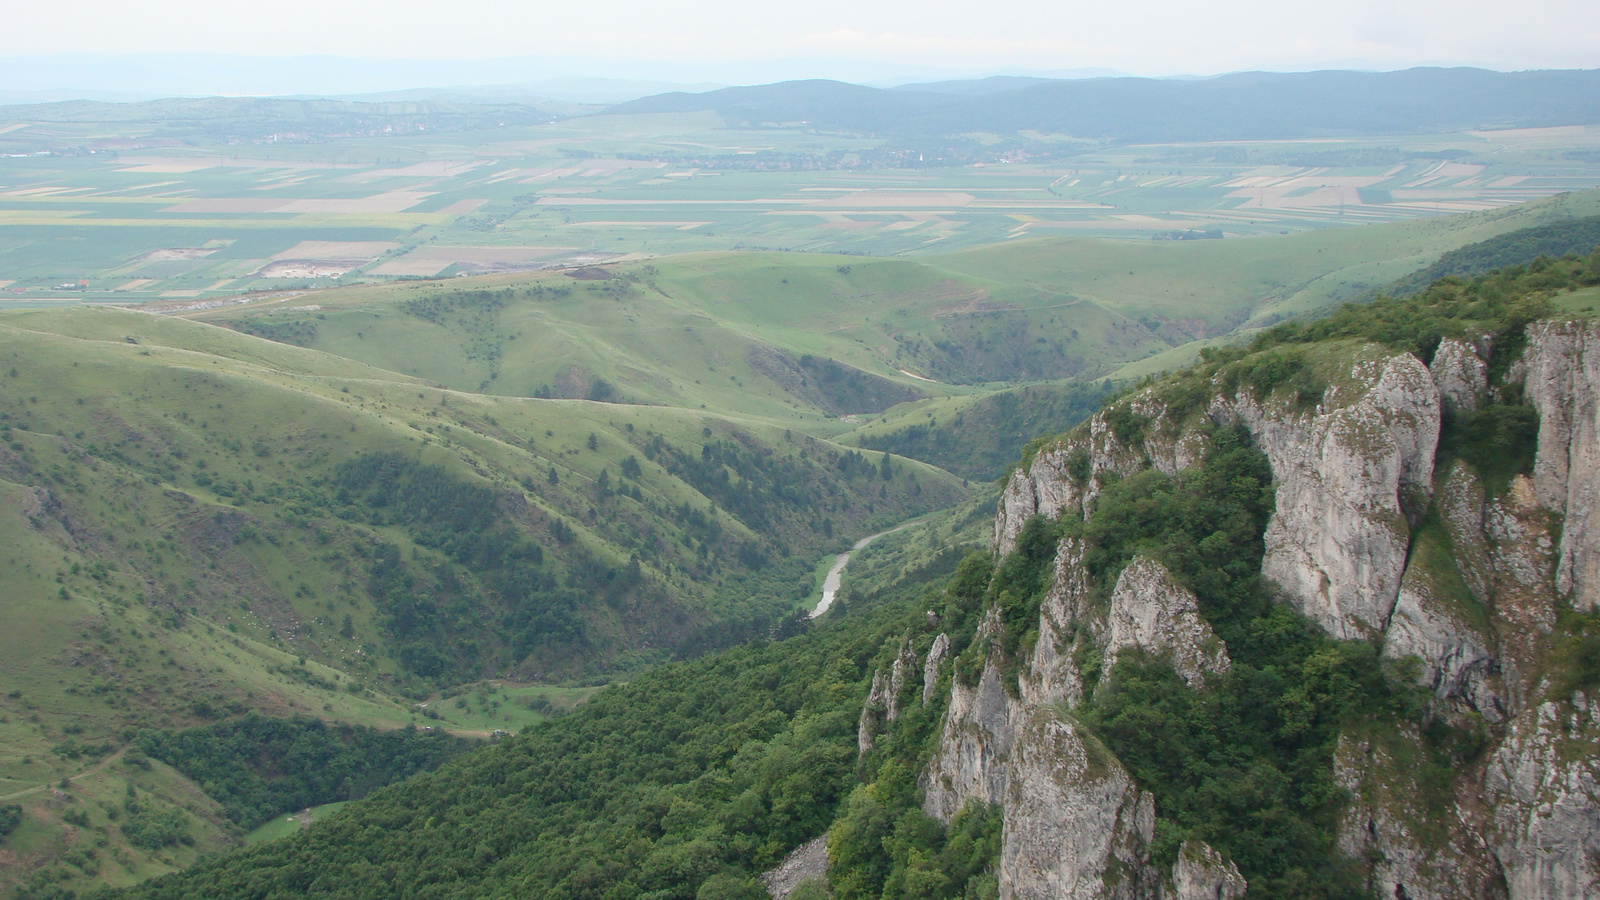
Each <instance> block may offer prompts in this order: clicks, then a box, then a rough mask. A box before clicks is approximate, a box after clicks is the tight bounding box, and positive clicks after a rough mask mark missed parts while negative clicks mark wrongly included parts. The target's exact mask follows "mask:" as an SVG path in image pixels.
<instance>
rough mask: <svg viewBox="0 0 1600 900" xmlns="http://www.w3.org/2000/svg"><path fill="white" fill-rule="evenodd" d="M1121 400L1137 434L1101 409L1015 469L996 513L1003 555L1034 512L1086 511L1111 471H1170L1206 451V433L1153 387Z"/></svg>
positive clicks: (996, 535)
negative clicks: (1184, 422) (1121, 430)
mask: <svg viewBox="0 0 1600 900" xmlns="http://www.w3.org/2000/svg"><path fill="white" fill-rule="evenodd" d="M1122 405H1123V406H1125V407H1126V408H1127V411H1128V412H1129V413H1130V414H1131V416H1132V417H1133V418H1134V419H1135V420H1136V421H1138V422H1140V423H1142V425H1141V427H1140V428H1139V429H1138V434H1136V435H1124V436H1121V437H1119V436H1118V434H1117V431H1116V429H1115V428H1114V427H1113V426H1112V421H1113V420H1112V418H1111V417H1110V416H1109V415H1108V413H1107V411H1106V410H1102V411H1101V412H1098V413H1096V414H1095V415H1094V416H1092V417H1091V418H1090V419H1089V421H1088V423H1087V425H1086V426H1085V427H1084V429H1083V430H1081V431H1078V432H1074V433H1073V434H1072V435H1070V436H1068V437H1066V438H1063V439H1062V440H1060V441H1058V442H1056V443H1055V444H1053V445H1050V446H1047V447H1045V448H1044V449H1042V450H1040V451H1039V453H1038V454H1036V455H1035V456H1034V458H1033V460H1032V462H1030V463H1029V464H1028V466H1027V467H1026V468H1024V469H1019V470H1017V471H1016V472H1014V473H1013V474H1012V477H1011V478H1010V479H1009V480H1008V481H1007V482H1006V488H1005V491H1004V492H1003V493H1002V494H1001V496H1000V503H999V510H998V513H997V514H996V516H995V528H994V546H995V549H996V551H997V552H999V553H1000V554H1001V555H1002V556H1004V555H1005V554H1007V553H1010V552H1011V551H1012V550H1013V549H1015V547H1016V541H1017V535H1019V534H1021V533H1022V526H1023V525H1025V524H1027V522H1028V520H1029V519H1031V518H1033V517H1034V516H1043V517H1045V518H1047V519H1054V518H1057V517H1059V516H1061V515H1062V514H1063V513H1068V514H1071V515H1074V516H1081V515H1083V513H1084V512H1085V511H1086V510H1087V509H1088V507H1089V506H1090V505H1091V504H1093V503H1094V500H1095V498H1096V497H1097V496H1099V493H1100V484H1101V482H1102V481H1103V479H1104V477H1105V476H1106V475H1107V474H1114V475H1120V476H1127V475H1132V474H1134V473H1135V472H1138V471H1140V470H1142V469H1145V468H1151V467H1154V468H1156V469H1159V470H1160V471H1162V472H1165V473H1167V474H1169V475H1170V474H1172V473H1174V472H1177V471H1180V470H1182V469H1187V468H1189V467H1191V466H1193V465H1195V464H1196V463H1198V462H1199V461H1200V459H1201V457H1203V456H1204V455H1205V451H1206V446H1207V445H1206V441H1205V438H1204V436H1203V435H1202V434H1201V433H1200V432H1199V431H1198V430H1196V429H1193V428H1184V427H1180V426H1179V425H1177V424H1176V423H1174V422H1173V421H1172V419H1171V416H1170V414H1169V413H1170V411H1169V410H1168V409H1167V407H1166V405H1165V404H1164V403H1162V402H1161V401H1160V400H1159V399H1157V398H1156V397H1155V396H1154V395H1153V394H1151V393H1150V392H1145V393H1142V394H1136V395H1134V396H1132V397H1129V398H1128V399H1127V400H1125V401H1123V402H1122Z"/></svg>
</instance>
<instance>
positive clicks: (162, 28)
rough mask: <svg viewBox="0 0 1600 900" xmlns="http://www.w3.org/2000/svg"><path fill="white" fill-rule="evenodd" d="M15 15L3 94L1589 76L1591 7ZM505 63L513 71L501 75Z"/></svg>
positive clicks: (250, 6) (234, 0)
mask: <svg viewBox="0 0 1600 900" xmlns="http://www.w3.org/2000/svg"><path fill="white" fill-rule="evenodd" d="M7 7H8V8H7V10H6V12H5V19H6V23H5V33H6V40H5V42H4V46H3V49H0V62H10V63H12V64H13V65H12V66H11V67H8V68H3V69H0V78H4V79H6V81H9V82H11V83H9V84H8V83H6V81H0V91H3V90H7V89H13V90H15V89H18V85H17V84H16V80H17V78H19V77H22V76H18V75H16V74H15V73H16V72H18V71H21V70H19V69H18V68H17V65H16V64H20V63H27V62H32V63H34V64H36V67H38V70H39V71H40V72H46V71H47V70H49V69H50V64H49V61H48V57H49V56H50V55H52V54H60V53H69V52H70V53H74V54H130V53H136V54H222V55H224V56H223V57H221V58H219V60H217V61H216V62H215V63H214V64H215V65H216V66H217V67H218V73H219V74H221V73H223V72H225V70H226V68H227V64H226V61H225V60H226V56H235V57H241V56H242V57H261V58H286V57H302V56H323V57H339V58H344V59H354V60H368V61H375V60H418V61H423V60H434V61H444V60H454V61H473V60H477V61H494V60H499V61H502V62H501V64H499V65H498V67H497V66H496V65H484V64H478V65H463V66H457V67H456V69H454V70H452V69H450V68H449V67H445V68H442V69H441V68H440V67H438V66H435V67H433V68H428V67H425V66H424V67H419V70H418V73H417V75H416V77H418V78H422V77H424V76H426V77H444V76H447V75H449V74H451V72H452V71H455V72H458V73H459V74H460V76H461V77H462V78H464V79H467V80H468V81H470V82H475V83H489V81H484V80H483V79H489V80H490V81H492V80H493V79H494V78H496V77H500V76H501V75H504V74H505V73H507V72H513V73H515V72H522V73H524V74H525V73H529V72H532V73H535V77H553V76H559V75H586V76H595V75H611V76H620V77H627V78H651V79H658V80H665V81H679V82H689V81H713V82H719V83H741V82H745V83H749V82H754V81H762V80H775V78H773V77H772V76H774V75H775V76H777V77H779V78H782V77H805V76H807V75H810V76H814V77H842V78H846V79H850V80H872V78H874V77H876V78H878V79H879V80H883V79H892V78H894V77H895V73H900V74H902V75H907V76H914V75H962V74H989V73H995V72H1039V73H1049V72H1061V71H1071V70H1081V69H1094V70H1115V71H1118V72H1125V73H1129V74H1134V75H1145V76H1172V75H1208V74H1218V73H1223V72H1231V71H1241V70H1247V69H1267V70H1278V71H1294V70H1305V69H1312V68H1368V69H1394V68H1404V67H1407V66H1411V65H1419V64H1433V65H1439V64H1447V65H1453V64H1465V65H1478V66H1484V67H1487V68H1495V69H1502V70H1510V69H1528V68H1600V2H1595V0H1518V2H1516V3H1514V4H1513V3H1510V2H1507V0H1450V2H1444V0H1344V2H1338V3H1328V2H1321V3H1307V2H1300V0H1206V2H1195V0H1119V2H1097V3H1086V2H1081V0H1009V2H1004V3H998V4H995V3H975V2H972V0H961V2H951V0H870V2H862V0H806V2H804V3H752V2H749V0H740V2H727V0H677V2H662V0H604V2H603V3H591V4H584V3H573V2H563V3H559V4H558V3H548V2H543V0H450V2H448V3H440V2H438V0H271V2H267V0H244V2H241V0H143V2H139V3H129V2H127V0H53V2H20V0H18V2H12V3H8V4H7ZM512 59H520V60H522V62H523V65H522V68H521V69H516V67H510V68H507V67H506V65H505V64H504V61H506V60H512ZM58 68H59V67H58ZM474 72H477V73H481V74H478V75H473V74H472V73H474ZM55 77H58V78H60V77H64V76H59V75H58V76H55ZM95 77H102V76H95ZM384 78H385V79H388V81H385V82H384V84H386V85H387V84H389V81H395V80H398V81H399V82H404V81H405V80H406V76H405V75H404V73H403V72H399V73H397V74H393V75H385V76H384ZM435 84H437V82H435ZM46 86H48V85H39V84H33V85H29V87H30V88H34V89H36V88H39V87H46ZM389 86H391V87H404V86H408V85H405V84H400V83H395V84H392V85H389ZM410 86H424V84H423V83H422V82H418V83H416V84H414V85H410ZM114 88H115V85H110V84H108V85H106V89H114ZM330 89H331V86H330Z"/></svg>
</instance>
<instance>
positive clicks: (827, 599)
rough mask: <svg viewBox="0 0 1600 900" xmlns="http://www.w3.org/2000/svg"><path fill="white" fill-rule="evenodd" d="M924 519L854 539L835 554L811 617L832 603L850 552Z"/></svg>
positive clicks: (918, 523)
mask: <svg viewBox="0 0 1600 900" xmlns="http://www.w3.org/2000/svg"><path fill="white" fill-rule="evenodd" d="M924 521H925V520H924V519H912V520H911V521H909V522H901V523H900V524H899V525H896V526H895V527H893V528H890V529H889V530H887V531H880V532H878V533H877V534H869V535H867V536H866V537H864V538H862V539H861V540H859V541H856V542H855V543H854V544H851V545H850V549H849V550H847V551H845V552H844V553H841V554H839V555H838V556H835V557H834V558H833V566H832V567H831V568H829V569H828V577H826V578H824V579H822V599H821V600H820V601H818V602H817V608H816V609H813V610H812V611H811V618H813V619H815V618H816V617H817V616H820V615H822V614H823V613H825V612H827V611H828V607H830V606H832V605H833V598H834V596H835V595H837V594H838V593H839V582H840V580H841V579H843V578H844V567H845V566H848V565H849V564H850V554H852V553H854V552H856V551H857V550H861V549H864V548H865V547H866V546H867V545H868V544H870V543H872V542H873V541H875V540H877V539H878V538H881V537H883V536H884V535H886V534H894V533H895V532H896V531H904V530H905V529H907V528H910V527H912V526H913V525H921V524H922V523H923V522H924Z"/></svg>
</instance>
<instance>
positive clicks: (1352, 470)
mask: <svg viewBox="0 0 1600 900" xmlns="http://www.w3.org/2000/svg"><path fill="white" fill-rule="evenodd" d="M1213 407H1214V410H1215V412H1216V414H1218V415H1224V416H1225V415H1230V414H1231V415H1234V416H1237V417H1239V418H1240V419H1242V420H1243V421H1244V423H1245V424H1246V426H1248V427H1249V429H1250V433H1251V434H1252V435H1253V436H1254V438H1255V440H1256V443H1257V444H1258V445H1259V446H1260V447H1261V449H1262V450H1263V451H1264V452H1265V453H1266V455H1267V459H1268V460H1269V461H1270V462H1271V464H1272V475H1273V478H1274V480H1275V481H1276V482H1277V506H1276V509H1275V511H1274V512H1273V514H1272V519H1271V521H1270V522H1269V523H1268V524H1267V534H1266V545H1267V553H1266V558H1265V559H1264V560H1263V561H1262V565H1261V572H1262V574H1263V575H1265V576H1266V577H1267V578H1269V579H1271V580H1272V581H1273V582H1275V583H1277V584H1278V585H1279V586H1280V587H1281V588H1283V590H1284V592H1285V594H1286V595H1287V597H1288V599H1289V601H1290V603H1292V604H1293V605H1294V606H1295V608H1296V609H1298V610H1299V611H1300V612H1301V613H1303V614H1305V615H1306V616H1307V617H1308V618H1310V619H1311V620H1312V621H1314V622H1316V623H1317V624H1319V625H1321V626H1322V627H1323V628H1325V629H1327V631H1328V633H1329V634H1332V635H1333V636H1334V637H1337V638H1341V639H1351V638H1369V637H1375V636H1377V635H1378V634H1381V633H1382V631H1383V629H1384V626H1385V625H1386V624H1387V623H1388V621H1389V613H1390V612H1391V611H1392V610H1393V608H1394V603H1395V600H1396V599H1397V597H1398V596H1399V593H1400V578H1401V576H1402V575H1403V574H1404V572H1405V562H1406V549H1407V547H1408V545H1409V543H1410V526H1409V525H1408V522H1407V517H1408V515H1411V516H1420V514H1421V513H1422V512H1423V511H1425V510H1426V508H1427V502H1426V501H1427V497H1428V495H1429V493H1430V488H1431V483H1432V479H1433V456H1434V451H1435V449H1436V448H1437V447H1438V444H1439V415H1440V405H1439V390H1438V388H1437V386H1435V385H1434V383H1433V377H1432V375H1431V374H1430V373H1429V372H1428V369H1427V367H1426V366H1424V365H1423V364H1422V363H1421V362H1420V361H1419V360H1418V359H1417V358H1416V357H1414V356H1411V355H1409V354H1398V355H1383V354H1378V353H1368V354H1366V355H1365V356H1364V357H1362V358H1358V359H1357V360H1356V361H1355V362H1354V363H1353V364H1351V366H1350V369H1349V371H1348V372H1347V373H1346V375H1345V377H1344V378H1343V379H1341V380H1340V381H1338V382H1337V383H1335V384H1334V385H1333V386H1331V387H1330V388H1329V389H1328V391H1327V393H1326V394H1325V395H1324V398H1323V402H1322V404H1321V405H1319V406H1318V407H1317V409H1316V410H1315V411H1314V412H1297V411H1293V410H1290V409H1286V408H1284V407H1283V405H1281V404H1277V403H1273V402H1270V401H1269V402H1268V403H1266V404H1263V403H1260V402H1257V401H1256V400H1255V399H1254V398H1253V397H1252V396H1251V395H1250V394H1249V393H1248V392H1245V393H1241V394H1239V395H1238V396H1236V397H1234V398H1232V399H1231V400H1229V399H1226V398H1218V400H1217V401H1216V402H1215V403H1214V404H1213Z"/></svg>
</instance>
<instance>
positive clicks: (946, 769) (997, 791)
mask: <svg viewBox="0 0 1600 900" xmlns="http://www.w3.org/2000/svg"><path fill="white" fill-rule="evenodd" d="M1002 627H1003V626H1002V625H1001V624H1000V614H999V611H998V610H995V609H992V608H991V609H990V610H989V611H988V613H987V614H985V616H984V619H983V622H982V623H981V624H980V625H979V626H978V634H977V638H976V640H978V641H979V642H981V643H986V644H992V643H993V642H995V641H996V640H997V639H998V638H999V637H1000V634H1001V631H1002ZM997 657H998V653H997V652H996V651H994V650H991V651H990V658H989V659H987V661H986V662H985V664H984V667H983V673H982V675H980V676H979V678H978V683H977V684H976V685H967V684H964V683H963V682H962V679H961V676H960V672H959V670H958V672H957V674H956V676H955V677H954V678H952V679H951V680H950V706H949V708H948V709H947V710H946V712H945V718H944V727H943V729H942V730H941V732H940V735H939V752H938V753H936V754H935V755H934V758H933V761H932V762H931V763H930V764H929V766H928V770H927V771H926V772H924V773H923V776H922V787H923V791H924V799H923V803H922V808H923V810H924V811H925V812H927V814H928V815H930V816H933V817H934V818H936V819H938V820H940V821H942V822H949V821H950V820H951V819H952V818H954V817H955V814H956V813H957V812H959V811H960V810H961V807H963V806H965V805H967V803H968V802H969V801H973V800H976V801H978V802H981V803H992V804H998V803H1001V802H1003V801H1004V799H1005V790H1006V767H1007V765H1008V764H1009V763H1010V760H1011V748H1012V745H1013V744H1014V743H1015V738H1016V732H1015V727H1014V723H1013V721H1012V718H1013V716H1014V714H1015V713H1016V711H1017V710H1016V702H1015V701H1014V700H1012V699H1011V695H1010V694H1008V693H1006V689H1005V687H1004V686H1003V684H1002V683H1001V676H1000V668H999V665H998V662H997Z"/></svg>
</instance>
